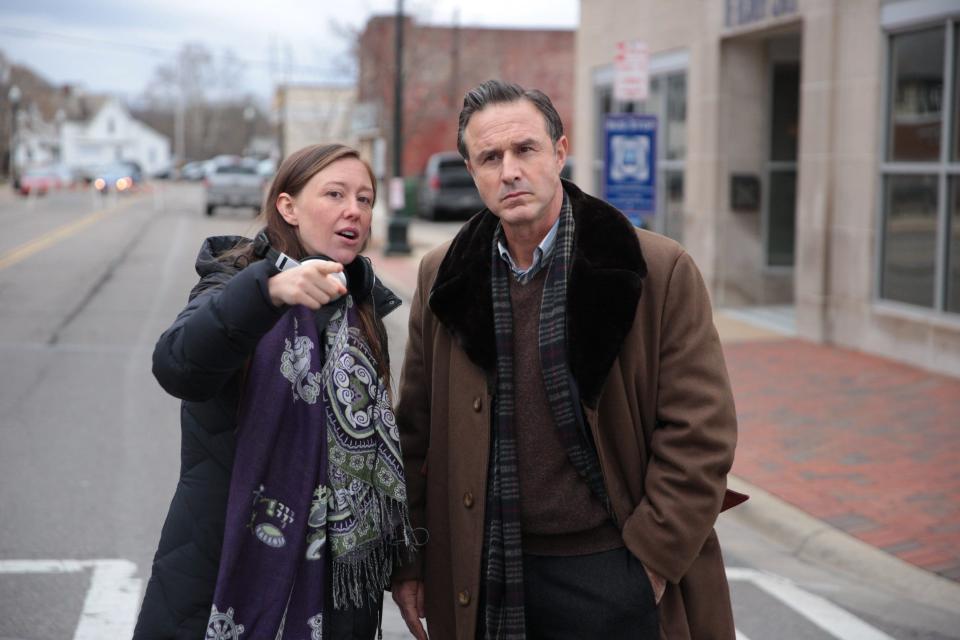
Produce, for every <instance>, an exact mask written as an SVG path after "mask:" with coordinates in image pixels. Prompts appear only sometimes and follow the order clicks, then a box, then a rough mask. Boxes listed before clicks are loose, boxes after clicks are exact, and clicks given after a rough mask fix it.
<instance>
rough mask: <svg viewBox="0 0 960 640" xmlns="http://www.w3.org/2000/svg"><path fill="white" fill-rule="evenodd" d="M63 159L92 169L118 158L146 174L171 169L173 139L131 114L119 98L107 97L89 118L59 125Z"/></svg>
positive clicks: (63, 161) (78, 166)
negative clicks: (134, 165) (127, 161)
mask: <svg viewBox="0 0 960 640" xmlns="http://www.w3.org/2000/svg"><path fill="white" fill-rule="evenodd" d="M59 159H60V161H61V162H62V163H63V164H65V165H67V166H68V167H70V168H71V169H75V170H81V171H83V170H90V169H94V168H96V167H99V166H102V165H106V164H110V163H112V162H116V161H119V160H130V161H133V162H136V163H137V164H139V165H140V168H141V169H142V170H143V172H144V175H153V174H155V173H158V172H161V171H165V170H167V169H169V168H170V164H171V154H170V139H169V138H167V137H166V136H164V135H162V134H160V133H157V132H156V131H154V130H153V129H151V128H150V127H148V126H147V125H145V124H143V123H142V122H140V121H139V120H137V119H135V118H134V117H133V116H131V115H130V112H129V111H128V110H127V108H126V107H125V106H123V104H121V103H120V101H119V100H115V99H112V98H111V99H106V100H103V101H102V102H101V105H100V106H99V108H98V109H97V110H96V111H95V112H93V113H92V114H91V115H90V116H89V117H88V118H86V119H78V120H74V119H70V118H69V116H68V119H67V120H66V121H64V122H63V123H62V126H61V127H60V158H59Z"/></svg>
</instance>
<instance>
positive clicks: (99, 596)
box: [0, 559, 143, 640]
mask: <svg viewBox="0 0 960 640" xmlns="http://www.w3.org/2000/svg"><path fill="white" fill-rule="evenodd" d="M86 569H93V575H92V576H91V578H90V588H89V589H87V595H86V598H84V601H83V610H82V611H81V612H80V621H79V623H78V624H77V628H76V631H74V633H73V640H102V639H103V638H129V637H131V636H132V635H133V627H134V625H136V622H137V611H138V610H139V606H140V593H141V591H142V589H143V580H141V579H140V578H136V577H134V576H135V575H136V573H137V565H135V564H134V563H132V562H130V561H129V560H116V559H100V560H0V574H3V573H20V574H24V573H32V574H41V573H78V572H80V571H84V570H86Z"/></svg>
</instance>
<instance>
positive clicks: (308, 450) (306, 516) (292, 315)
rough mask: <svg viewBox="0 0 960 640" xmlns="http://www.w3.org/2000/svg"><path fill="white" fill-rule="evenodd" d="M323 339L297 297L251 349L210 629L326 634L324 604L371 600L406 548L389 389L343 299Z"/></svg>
mask: <svg viewBox="0 0 960 640" xmlns="http://www.w3.org/2000/svg"><path fill="white" fill-rule="evenodd" d="M318 345H321V341H320V336H318V332H317V327H316V323H315V321H314V317H313V312H311V311H310V310H309V309H307V308H306V307H302V306H297V307H293V308H291V309H290V310H289V311H288V312H287V313H286V314H284V316H283V317H282V318H281V319H280V320H279V321H278V322H277V324H276V325H275V326H274V327H273V329H271V330H270V332H268V333H267V334H266V335H265V336H264V337H263V338H262V339H261V340H260V342H259V343H258V345H257V349H256V351H255V353H254V355H253V359H252V363H251V367H250V372H249V375H248V377H247V381H246V385H245V389H244V397H243V401H242V404H241V407H240V415H239V425H238V428H237V449H236V458H235V461H234V465H233V475H232V477H231V481H230V496H229V500H228V504H227V519H226V529H225V533H224V542H223V551H222V555H221V558H220V570H219V574H218V576H217V585H216V590H215V593H214V599H213V608H212V611H211V615H210V621H209V623H208V626H207V634H206V637H207V638H208V639H211V640H212V639H221V638H222V639H224V640H226V639H227V638H230V639H236V638H240V637H241V635H242V638H243V640H250V639H259V638H262V639H265V640H286V639H293V638H298V639H299V638H310V640H321V639H322V638H323V637H325V635H324V626H325V625H324V613H325V611H326V610H327V607H328V606H330V605H332V606H333V607H334V608H337V609H341V608H345V607H347V606H353V607H359V606H362V605H364V604H366V603H367V602H370V600H371V599H376V598H378V597H379V596H380V594H381V593H382V592H383V590H384V588H386V586H387V585H388V584H389V580H390V573H391V571H392V568H393V564H394V562H395V560H397V558H398V557H400V555H401V553H405V552H409V549H410V547H411V543H412V538H411V536H410V525H409V521H408V517H407V504H406V482H405V478H404V473H403V464H402V461H401V460H402V458H401V455H400V441H399V433H398V430H397V424H396V421H395V419H394V415H393V409H392V407H391V405H390V395H389V390H388V389H387V386H386V384H385V383H384V381H383V379H382V378H381V377H380V376H379V375H378V374H377V366H376V362H375V361H374V359H373V356H372V353H371V351H370V348H369V347H368V346H367V344H366V342H365V340H364V337H363V332H362V330H361V325H360V320H359V314H358V311H357V308H356V307H355V305H354V303H353V300H352V298H351V297H350V296H347V297H346V299H345V301H344V304H343V306H342V307H341V309H340V310H339V311H337V312H335V313H334V315H333V317H332V318H331V319H330V321H329V323H328V325H327V330H326V344H322V345H321V346H320V348H323V349H324V353H320V352H319V348H318Z"/></svg>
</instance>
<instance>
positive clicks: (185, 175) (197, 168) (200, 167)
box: [180, 161, 207, 181]
mask: <svg viewBox="0 0 960 640" xmlns="http://www.w3.org/2000/svg"><path fill="white" fill-rule="evenodd" d="M206 175H207V168H206V165H205V164H204V163H203V162H199V161H197V162H188V163H187V164H185V165H183V166H182V167H180V177H181V178H182V179H184V180H194V181H200V180H203V179H204V178H205V177H206Z"/></svg>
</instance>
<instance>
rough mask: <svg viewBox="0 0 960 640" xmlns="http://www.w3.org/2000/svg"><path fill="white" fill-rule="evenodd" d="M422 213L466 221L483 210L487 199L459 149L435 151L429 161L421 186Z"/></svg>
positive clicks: (431, 218) (420, 203) (434, 218)
mask: <svg viewBox="0 0 960 640" xmlns="http://www.w3.org/2000/svg"><path fill="white" fill-rule="evenodd" d="M419 200H420V202H419V205H420V215H421V217H424V218H427V219H429V220H440V219H441V218H457V219H462V220H466V219H467V218H468V217H470V216H472V215H473V214H475V213H476V212H477V211H480V210H481V209H483V207H484V204H483V200H481V199H480V193H479V192H478V191H477V187H476V185H474V183H473V177H472V176H471V175H470V172H469V171H467V165H466V164H464V162H463V158H461V157H460V154H459V153H457V152H456V151H442V152H440V153H435V154H433V155H432V156H430V158H429V159H428V160H427V167H426V170H425V171H424V173H423V184H422V185H421V187H420V198H419Z"/></svg>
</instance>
